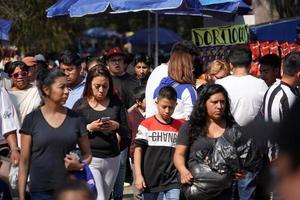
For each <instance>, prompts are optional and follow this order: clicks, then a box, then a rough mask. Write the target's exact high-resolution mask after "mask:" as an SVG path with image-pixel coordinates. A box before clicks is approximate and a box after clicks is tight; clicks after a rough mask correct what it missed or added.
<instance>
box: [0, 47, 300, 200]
mask: <svg viewBox="0 0 300 200" xmlns="http://www.w3.org/2000/svg"><path fill="white" fill-rule="evenodd" d="M198 56H199V49H198V48H197V47H195V46H194V45H193V44H192V43H191V42H189V41H182V42H179V43H176V44H174V46H173V48H172V50H171V52H170V58H169V61H168V62H167V63H162V64H161V65H159V66H156V67H155V68H154V69H153V68H152V63H151V59H150V58H149V57H147V56H145V55H136V56H134V58H133V59H128V58H127V57H126V55H125V53H124V52H123V51H122V49H120V48H118V47H114V48H112V49H109V50H108V51H107V53H106V54H105V56H104V57H103V58H101V59H100V58H97V57H87V58H85V59H82V58H81V57H80V56H79V55H78V54H77V53H75V52H72V51H69V50H66V51H63V52H62V53H61V54H60V57H59V59H58V62H57V66H56V67H53V66H52V63H48V62H47V59H45V57H44V56H43V55H41V54H38V55H35V56H34V55H29V56H25V57H24V58H22V59H19V60H17V61H9V60H7V59H6V61H5V62H3V61H2V62H1V64H2V69H1V77H0V84H1V89H0V96H1V102H0V106H1V107H0V113H1V123H0V124H1V126H0V127H1V135H2V136H3V137H2V138H1V143H0V145H1V147H2V146H5V145H6V146H8V147H9V148H10V154H9V155H7V152H6V155H3V156H10V159H11V163H12V165H13V166H18V167H19V170H18V187H17V191H18V196H19V199H20V200H27V199H32V200H48V199H49V200H54V199H57V200H70V199H78V200H109V199H114V200H120V199H123V192H124V183H125V177H126V172H127V171H129V170H132V175H133V183H132V188H133V196H132V198H134V199H136V200H137V199H144V200H156V199H157V200H163V199H172V200H179V199H201V200H202V199H203V200H205V199H215V200H219V199H220V200H226V199H228V200H229V199H240V200H250V199H257V200H264V199H270V198H273V199H297V194H298V190H297V189H296V187H295V186H293V183H295V184H296V183H298V182H299V181H300V179H299V178H298V177H297V176H293V175H291V174H293V173H296V172H297V169H298V168H299V165H300V164H299V163H300V158H299V155H298V154H297V153H296V152H297V151H299V150H298V149H297V145H295V144H294V143H297V142H300V140H299V137H298V136H295V141H293V139H292V138H293V137H294V136H293V134H292V132H293V129H292V128H291V127H297V125H296V124H297V123H296V122H295V119H297V117H298V119H299V112H296V111H295V110H297V109H298V110H299V108H298V107H299V106H298V107H297V105H299V103H297V102H298V101H297V98H298V96H299V91H298V86H299V85H300V53H299V52H292V53H290V54H288V55H287V56H286V57H284V58H282V60H281V58H280V57H278V56H277V55H273V54H268V55H266V56H264V57H262V58H261V59H260V77H255V76H253V75H251V74H250V68H251V63H252V54H251V51H250V49H249V47H248V46H246V45H238V46H236V47H234V48H232V49H231V51H230V53H229V55H228V56H227V60H226V61H225V60H214V61H213V62H210V63H208V65H207V66H206V67H205V69H204V70H203V72H204V73H203V74H200V75H196V73H195V72H196V71H199V70H196V69H195V67H199V66H195V60H196V58H197V57H198ZM295 102H296V103H295ZM294 104H295V106H293V105H294ZM287 119H292V120H287ZM280 122H283V126H282V127H283V128H282V127H281V128H277V124H278V123H280ZM287 122H289V124H288V125H287ZM271 123H272V124H271ZM273 123H275V124H273ZM270 124H271V125H270ZM274 127H276V128H274ZM286 127H288V128H286ZM285 130H287V132H288V133H287V134H290V136H289V138H285V137H283V135H284V132H283V131H285ZM294 134H296V131H295V133H294ZM289 143H293V144H291V146H290V145H289ZM0 153H2V152H0ZM128 163H129V165H128ZM128 166H130V169H126V168H127V167H128ZM288 169H290V170H288ZM288 172H290V173H291V174H288ZM274 177H275V178H278V180H277V182H275V181H273V178H274ZM297 178H298V179H297ZM291 181H292V182H291ZM273 183H276V184H273ZM2 185H3V186H2ZM289 190H292V192H290V191H289ZM11 191H12V189H11V188H9V184H8V183H6V182H4V181H3V180H1V187H0V192H1V195H2V196H4V197H3V198H2V199H11V198H12V195H11Z"/></svg>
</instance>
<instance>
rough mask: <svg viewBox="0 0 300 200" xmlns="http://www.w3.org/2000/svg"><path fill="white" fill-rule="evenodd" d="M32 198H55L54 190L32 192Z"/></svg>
mask: <svg viewBox="0 0 300 200" xmlns="http://www.w3.org/2000/svg"><path fill="white" fill-rule="evenodd" d="M30 195H31V200H54V195H53V192H30Z"/></svg>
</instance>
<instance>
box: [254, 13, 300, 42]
mask: <svg viewBox="0 0 300 200" xmlns="http://www.w3.org/2000/svg"><path fill="white" fill-rule="evenodd" d="M297 27H298V28H300V18H294V19H286V20H280V21H275V22H271V23H267V24H261V25H255V26H252V27H251V28H250V38H251V39H252V40H256V41H259V42H264V41H275V40H277V41H278V42H295V41H296V37H297V30H296V29H297Z"/></svg>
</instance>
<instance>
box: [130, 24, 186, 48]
mask: <svg viewBox="0 0 300 200" xmlns="http://www.w3.org/2000/svg"><path fill="white" fill-rule="evenodd" d="M154 33H155V28H149V29H148V28H147V29H143V30H140V31H138V32H136V33H135V34H134V35H132V36H130V37H128V38H127V41H129V42H131V43H132V44H135V45H147V44H148V43H149V42H150V44H152V45H154V44H156V40H155V37H154V35H155V34H154ZM149 34H150V41H147V40H145V38H148V35H149ZM158 35H159V38H158V44H159V45H170V44H174V43H175V42H179V41H182V38H181V37H180V36H178V35H177V34H176V33H175V32H173V31H172V30H170V29H166V28H162V27H159V28H158Z"/></svg>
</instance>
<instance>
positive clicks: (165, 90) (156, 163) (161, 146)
mask: <svg viewBox="0 0 300 200" xmlns="http://www.w3.org/2000/svg"><path fill="white" fill-rule="evenodd" d="M176 101H177V94H176V91H175V89H174V88H173V87H171V86H166V87H162V88H161V89H160V91H159V94H158V98H157V102H156V103H157V109H158V113H157V114H156V115H154V116H152V117H149V118H147V119H145V120H143V121H142V123H141V124H140V126H139V128H138V133H137V135H136V139H135V144H136V148H135V152H134V168H135V176H136V181H135V185H136V187H137V189H139V190H140V191H142V192H143V199H144V200H152V199H153V200H154V199H175V200H176V199H178V200H179V194H180V190H179V183H178V180H177V173H178V172H177V170H176V168H175V166H174V164H173V161H172V158H173V154H174V150H175V145H176V140H177V136H178V131H179V128H180V127H181V125H182V124H183V123H184V120H183V119H182V120H180V119H173V118H172V117H171V116H172V114H173V112H174V109H175V107H176Z"/></svg>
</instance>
